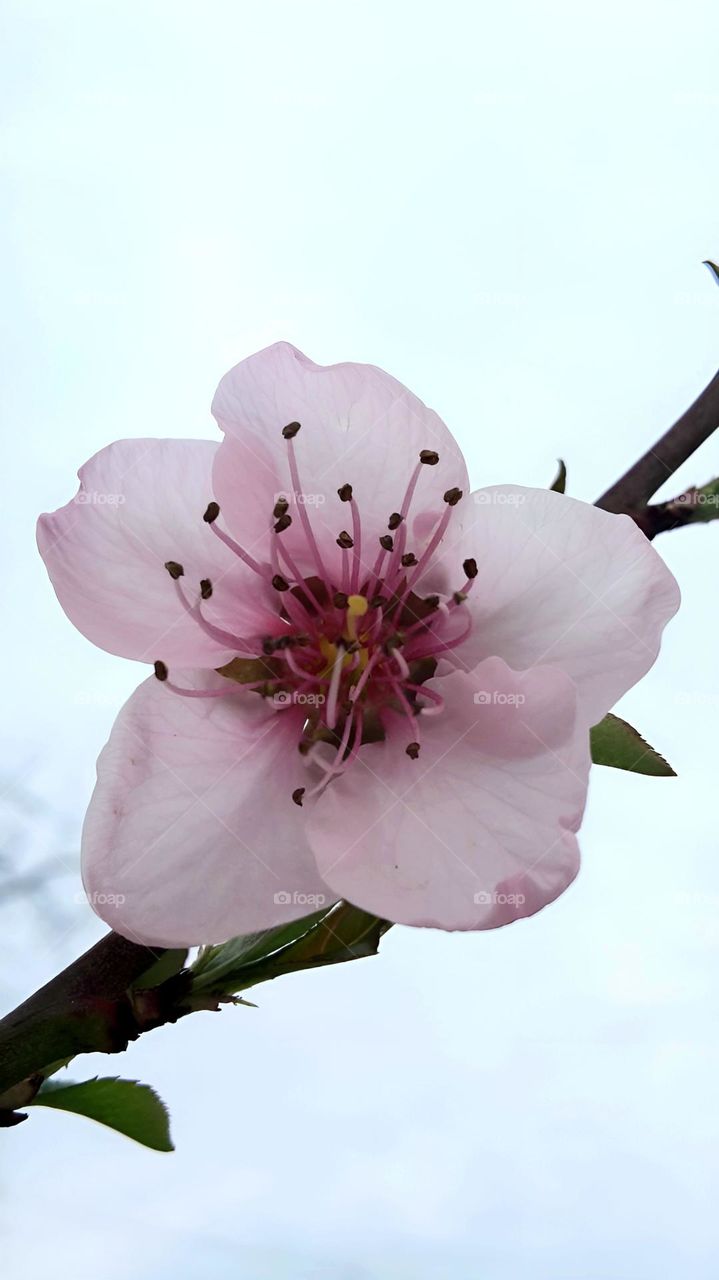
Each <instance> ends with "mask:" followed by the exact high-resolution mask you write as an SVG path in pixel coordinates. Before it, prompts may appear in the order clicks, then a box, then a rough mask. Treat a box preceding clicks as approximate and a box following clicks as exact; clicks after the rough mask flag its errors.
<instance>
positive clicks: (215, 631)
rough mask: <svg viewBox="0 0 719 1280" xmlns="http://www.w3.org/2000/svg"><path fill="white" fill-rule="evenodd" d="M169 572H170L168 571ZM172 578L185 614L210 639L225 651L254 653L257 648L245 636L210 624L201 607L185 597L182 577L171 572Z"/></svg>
mask: <svg viewBox="0 0 719 1280" xmlns="http://www.w3.org/2000/svg"><path fill="white" fill-rule="evenodd" d="M176 567H178V566H176ZM168 572H170V571H169V570H168ZM170 577H171V578H172V579H173V581H174V583H175V591H176V593H177V598H178V600H179V601H180V604H181V605H182V607H183V609H184V610H185V613H187V614H189V616H190V617H191V618H193V619H194V621H195V622H196V623H197V624H198V626H200V627H201V628H202V630H203V631H204V632H205V634H206V635H208V636H209V637H210V639H212V640H216V641H217V643H218V644H221V645H223V646H224V648H225V649H235V650H236V651H238V652H240V651H242V652H247V651H249V652H252V650H253V649H254V648H255V645H254V644H253V643H252V641H251V640H246V639H244V637H243V636H236V635H234V634H233V633H232V632H231V631H225V630H224V629H223V628H222V627H216V626H214V624H213V623H212V622H208V621H207V618H205V617H204V616H203V614H202V611H201V610H200V607H199V605H197V604H194V605H193V604H190V602H189V600H188V599H187V596H186V595H185V593H184V591H183V590H182V587H181V586H180V582H179V578H180V577H181V575H179V574H178V575H175V574H173V573H172V572H170Z"/></svg>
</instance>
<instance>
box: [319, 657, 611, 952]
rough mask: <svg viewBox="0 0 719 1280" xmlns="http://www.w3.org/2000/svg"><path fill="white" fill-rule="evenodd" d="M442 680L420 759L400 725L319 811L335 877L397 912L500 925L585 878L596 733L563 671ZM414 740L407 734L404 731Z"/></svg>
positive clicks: (395, 916)
mask: <svg viewBox="0 0 719 1280" xmlns="http://www.w3.org/2000/svg"><path fill="white" fill-rule="evenodd" d="M430 687H431V688H434V689H436V690H437V691H439V692H441V693H442V694H443V696H444V697H445V699H446V705H445V710H444V712H443V713H442V714H440V715H438V716H436V717H426V718H423V726H422V727H423V738H422V747H421V751H420V754H419V758H418V759H417V760H411V759H410V758H409V757H408V756H407V755H406V754H405V752H404V751H403V750H402V746H403V742H402V732H401V731H400V730H399V729H398V728H393V730H392V733H391V736H390V737H389V738H388V739H387V741H385V742H384V743H381V744H377V745H374V746H365V747H363V748H362V749H361V751H360V754H359V757H358V759H357V762H356V764H355V765H354V766H353V767H352V768H351V769H350V770H348V772H347V774H346V775H345V776H344V777H342V778H341V779H340V780H339V781H337V782H334V783H333V784H332V785H331V786H330V787H329V788H328V789H327V791H326V792H325V793H324V794H323V795H322V796H321V797H320V798H319V799H318V800H317V802H316V804H315V805H314V806H313V807H312V808H311V809H308V813H309V816H310V826H309V836H310V842H311V844H312V848H313V849H314V852H315V856H316V858H317V862H318V866H319V868H320V872H321V874H322V876H323V878H324V879H325V880H326V881H327V883H328V884H329V885H331V886H332V888H333V889H334V890H335V891H336V892H337V893H338V894H339V895H341V896H342V897H345V898H348V899H349V900H350V901H351V902H354V903H356V904H357V905H358V906H360V907H363V908H364V909H365V910H367V911H372V912H374V913H375V914H377V915H379V916H383V917H385V918H386V919H388V920H393V921H397V922H399V923H401V924H412V925H427V926H434V927H437V928H441V929H486V928H493V927H495V926H496V925H501V924H507V923H509V922H510V921H512V920H515V919H518V918H520V917H522V916H527V915H532V914H533V913H534V912H535V911H538V910H539V909H540V907H542V906H544V905H546V904H547V903H548V902H551V901H552V900H553V899H554V898H556V897H557V896H558V895H559V894H560V893H561V892H562V891H563V890H564V889H566V887H567V885H568V884H569V883H570V882H571V881H572V879H573V878H574V876H575V875H576V872H577V869H578V865H579V853H578V848H577V842H576V838H575V832H576V831H577V830H578V828H579V824H580V822H581V818H582V812H583V809H584V803H585V797H586V790H587V777H588V772H589V764H590V760H589V743H588V734H587V731H586V728H585V727H583V726H582V725H578V724H577V720H576V691H575V689H574V686H573V684H572V682H571V680H570V679H569V678H568V676H566V675H565V674H564V673H563V672H562V671H560V670H558V669H556V668H551V667H536V668H534V669H533V670H531V671H525V672H514V671H511V670H510V669H509V668H508V667H507V666H506V665H505V663H504V662H502V661H501V660H500V659H498V658H490V659H488V660H487V661H485V662H483V663H482V664H481V665H480V666H479V667H478V668H477V669H476V670H475V671H474V672H472V673H471V674H470V675H466V674H464V673H458V674H455V675H452V676H448V677H447V678H446V679H444V680H441V681H439V680H438V681H434V682H432V683H431V685H430ZM404 733H405V737H406V731H404Z"/></svg>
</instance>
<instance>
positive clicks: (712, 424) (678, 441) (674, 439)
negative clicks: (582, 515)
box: [595, 373, 719, 523]
mask: <svg viewBox="0 0 719 1280" xmlns="http://www.w3.org/2000/svg"><path fill="white" fill-rule="evenodd" d="M717 427H719V373H716V374H715V375H714V377H713V378H712V380H711V382H710V383H709V385H708V386H707V387H705V388H704V390H703V391H702V393H701V395H700V396H699V397H698V398H697V399H696V400H695V401H694V404H693V405H691V406H690V407H689V408H688V409H687V411H686V413H684V414H682V416H681V418H679V420H678V421H677V422H675V423H674V426H673V427H670V428H669V430H668V431H667V432H666V433H665V434H664V435H663V436H662V437H661V439H660V440H657V443H656V444H655V445H653V446H652V448H651V449H649V450H647V452H646V453H645V454H644V456H643V457H642V458H640V459H639V461H638V462H635V463H634V466H633V467H630V468H629V470H628V471H627V472H626V473H625V474H624V475H623V476H622V478H621V480H617V482H616V484H613V485H612V487H611V489H607V492H606V493H603V494H602V496H601V498H598V499H597V501H596V503H595V506H597V507H601V508H602V510H603V511H615V512H620V513H622V512H624V513H628V514H629V515H634V513H635V512H636V511H641V510H642V508H644V507H645V506H646V505H647V503H648V502H649V499H650V498H651V497H653V495H654V494H655V493H656V491H657V489H659V488H660V487H661V485H663V484H664V481H665V480H668V479H669V477H670V476H672V475H674V472H675V471H676V470H678V468H679V467H680V466H681V465H682V463H683V462H686V460H687V458H690V457H691V455H692V454H693V453H694V451H695V450H696V449H698V448H699V446H700V445H701V444H704V441H705V440H708V439H709V436H710V435H711V434H712V432H713V431H716V429H717ZM638 523H639V522H638Z"/></svg>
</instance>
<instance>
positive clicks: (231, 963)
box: [192, 907, 331, 993]
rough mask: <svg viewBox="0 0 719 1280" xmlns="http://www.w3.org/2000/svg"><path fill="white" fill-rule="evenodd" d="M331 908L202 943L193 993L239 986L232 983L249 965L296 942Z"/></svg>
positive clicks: (194, 972) (193, 981) (195, 970)
mask: <svg viewBox="0 0 719 1280" xmlns="http://www.w3.org/2000/svg"><path fill="white" fill-rule="evenodd" d="M330 910H331V908H330V907H323V908H322V910H321V911H315V912H314V914H313V915H311V916H303V917H302V919H301V920H292V921H290V923H289V924H281V925H278V926H277V927H276V928H275V929H264V930H263V931H262V932H261V933H247V934H242V935H241V936H240V937H238V938H230V940H229V942H223V943H220V944H219V946H210V947H203V948H202V950H201V951H200V954H199V956H198V957H197V960H196V961H195V963H194V964H193V966H192V975H193V980H192V990H193V993H194V992H197V993H199V992H227V991H233V990H236V989H237V988H236V987H235V986H234V985H233V984H234V983H235V981H241V979H242V976H243V975H244V972H245V970H246V968H247V966H248V965H250V964H254V963H255V962H256V961H257V960H262V959H264V958H265V957H266V956H269V955H272V954H273V953H274V952H276V951H279V950H280V949H281V948H283V947H286V946H288V945H289V944H290V943H292V942H295V940H296V939H297V938H300V937H302V935H303V934H305V933H308V932H309V930H310V929H311V928H312V927H313V926H314V925H315V924H317V922H318V920H321V919H322V917H323V916H326V915H327V914H328V912H329V911H330Z"/></svg>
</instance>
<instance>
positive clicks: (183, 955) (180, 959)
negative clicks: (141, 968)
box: [131, 947, 187, 990]
mask: <svg viewBox="0 0 719 1280" xmlns="http://www.w3.org/2000/svg"><path fill="white" fill-rule="evenodd" d="M186 959H187V948H186V947H181V948H170V949H169V950H168V951H164V952H163V953H162V955H160V956H158V958H157V960H156V961H155V963H154V964H152V965H150V968H149V969H146V970H145V972H144V973H141V974H140V976H139V977H138V978H136V979H135V981H134V982H133V983H132V984H131V986H132V988H133V989H134V988H138V989H141V990H144V989H147V988H148V987H159V986H160V985H161V983H163V982H167V980H168V978H174V977H175V975H176V974H178V973H179V972H180V970H181V969H182V967H183V965H184V963H185V961H186Z"/></svg>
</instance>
